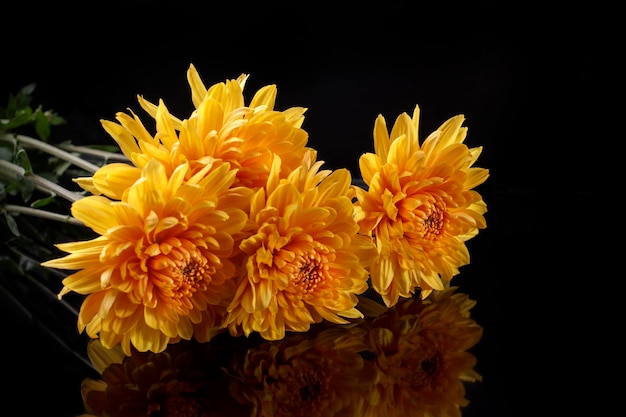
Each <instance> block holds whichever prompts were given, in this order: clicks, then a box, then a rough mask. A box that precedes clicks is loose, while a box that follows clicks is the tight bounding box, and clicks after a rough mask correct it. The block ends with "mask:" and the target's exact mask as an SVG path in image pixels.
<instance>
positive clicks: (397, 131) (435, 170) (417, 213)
mask: <svg viewBox="0 0 626 417" xmlns="http://www.w3.org/2000/svg"><path fill="white" fill-rule="evenodd" d="M463 121H464V117H463V116H462V115H459V116H456V117H453V118H451V119H449V120H448V121H446V122H445V123H443V124H442V125H441V127H439V129H437V130H436V131H435V132H433V133H432V134H430V135H429V136H428V137H427V138H426V140H425V141H424V143H423V144H422V145H421V146H420V143H419V140H418V123H419V107H418V106H416V107H415V110H414V113H413V117H412V118H411V117H409V116H408V115H407V114H406V113H403V114H401V115H400V116H399V117H398V118H397V119H396V121H395V123H394V126H393V128H392V130H391V133H389V132H388V131H387V126H386V123H385V119H384V118H383V117H382V115H379V116H378V118H377V119H376V122H375V126H374V149H375V153H366V154H363V155H362V156H361V158H360V160H359V166H360V170H361V175H362V177H363V181H364V182H365V184H366V185H367V186H368V188H367V190H365V189H362V188H359V187H357V188H356V196H357V199H358V201H357V202H356V203H355V205H356V215H357V220H358V222H359V225H360V226H361V232H362V233H364V234H368V235H371V236H373V237H374V238H375V241H376V246H377V248H378V256H377V257H376V259H375V261H374V262H373V264H372V266H371V268H370V273H371V281H372V287H373V288H374V289H375V290H376V291H377V292H378V293H379V294H380V295H381V296H382V297H383V299H384V301H385V303H386V304H387V306H392V305H394V304H395V303H396V302H397V301H398V299H399V297H410V296H411V295H412V294H413V293H415V289H416V288H418V287H419V288H420V290H421V294H422V296H423V297H426V296H427V295H428V294H429V293H430V292H431V291H432V290H433V289H436V290H441V289H443V288H444V286H443V283H444V282H449V281H450V280H451V279H452V277H453V276H455V275H457V274H458V273H459V270H458V268H459V267H460V266H463V265H466V264H468V263H469V252H468V250H467V247H466V245H465V242H466V241H467V240H468V239H470V238H471V237H473V236H475V235H476V234H477V233H478V229H482V228H485V227H486V222H485V218H484V216H483V215H484V213H485V212H486V211H487V206H486V204H485V203H484V201H483V199H482V197H481V195H480V194H479V193H478V192H476V191H475V190H474V188H475V187H476V186H478V185H479V184H481V183H483V182H484V181H485V180H486V179H487V177H488V175H489V172H488V170H487V169H484V168H477V167H473V166H472V165H473V164H474V162H475V161H476V159H477V158H478V156H479V155H480V153H481V151H482V148H480V147H478V148H471V149H470V148H468V147H467V146H466V145H465V144H464V143H463V141H464V140H465V137H466V134H467V128H466V127H463V126H462V123H463Z"/></svg>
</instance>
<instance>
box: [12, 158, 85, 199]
mask: <svg viewBox="0 0 626 417" xmlns="http://www.w3.org/2000/svg"><path fill="white" fill-rule="evenodd" d="M0 168H2V169H3V170H6V171H5V172H9V173H11V174H13V175H14V176H15V178H16V179H18V180H19V179H22V178H24V179H25V180H27V181H30V182H32V183H34V184H35V186H36V187H37V188H38V189H40V190H42V191H47V192H51V193H54V194H56V195H59V196H61V197H63V198H65V199H66V200H68V201H71V202H74V201H77V200H80V199H81V198H83V196H82V195H81V194H79V193H76V192H72V191H69V190H68V189H66V188H63V187H61V186H60V185H58V184H56V183H54V182H52V181H50V180H48V179H46V178H44V177H42V176H40V175H37V174H33V173H32V172H28V173H26V172H25V171H24V168H22V167H20V166H17V165H15V164H12V163H10V162H7V161H2V160H0Z"/></svg>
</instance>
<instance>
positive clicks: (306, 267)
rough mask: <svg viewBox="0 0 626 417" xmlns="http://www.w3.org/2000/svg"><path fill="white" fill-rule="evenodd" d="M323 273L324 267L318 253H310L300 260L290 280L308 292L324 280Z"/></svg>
mask: <svg viewBox="0 0 626 417" xmlns="http://www.w3.org/2000/svg"><path fill="white" fill-rule="evenodd" d="M324 273H325V268H324V266H323V264H322V260H321V258H320V256H319V254H317V253H316V254H312V255H309V256H306V257H303V258H302V259H301V260H300V263H299V265H298V267H297V272H296V274H295V277H294V278H293V280H292V282H293V283H294V284H295V285H296V286H298V287H299V288H300V289H302V291H303V292H305V293H309V292H312V291H314V290H315V289H316V288H317V287H318V286H319V285H320V284H321V283H322V282H324Z"/></svg>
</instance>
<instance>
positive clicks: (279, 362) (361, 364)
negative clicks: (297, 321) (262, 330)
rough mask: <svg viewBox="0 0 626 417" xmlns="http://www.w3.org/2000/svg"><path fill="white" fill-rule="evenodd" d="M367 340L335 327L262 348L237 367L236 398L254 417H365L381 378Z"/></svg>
mask: <svg viewBox="0 0 626 417" xmlns="http://www.w3.org/2000/svg"><path fill="white" fill-rule="evenodd" d="M364 337H365V331H364V330H363V329H359V328H357V327H351V328H350V327H341V326H337V325H332V327H327V328H325V326H322V330H319V331H318V329H314V328H312V329H311V331H309V332H307V333H297V334H295V333H291V334H289V335H288V336H287V337H285V338H284V339H282V340H281V341H279V342H276V341H272V342H265V343H262V344H261V345H259V346H258V347H253V348H251V349H249V350H248V352H247V353H246V355H245V357H244V359H243V360H238V361H237V362H236V363H235V364H234V369H233V372H234V374H233V378H232V382H231V393H232V394H233V396H234V397H235V398H238V399H239V401H240V402H241V403H242V404H252V406H253V408H252V413H251V414H250V417H333V416H336V417H362V416H363V407H364V405H365V400H366V395H367V392H368V390H369V389H370V387H371V386H372V384H374V383H375V382H376V377H377V374H376V370H375V367H374V364H373V362H369V361H367V360H365V359H364V358H363V356H361V352H362V351H364V350H366V349H367V344H366V343H365V339H364Z"/></svg>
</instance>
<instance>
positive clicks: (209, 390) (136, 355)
mask: <svg viewBox="0 0 626 417" xmlns="http://www.w3.org/2000/svg"><path fill="white" fill-rule="evenodd" d="M99 342H100V341H99V340H92V341H90V343H89V345H88V350H87V352H88V354H89V357H90V359H91V361H92V363H93V364H94V367H95V368H96V370H97V371H98V372H99V373H100V374H101V378H99V379H96V378H85V380H84V381H83V384H82V396H83V404H84V406H85V410H86V411H87V413H88V414H84V415H83V417H92V416H93V417H145V416H163V417H170V416H171V417H187V416H188V417H192V416H193V417H224V416H229V417H248V416H250V411H251V407H250V405H247V404H240V403H239V402H237V401H236V400H235V399H234V398H233V397H231V396H230V395H229V392H228V387H229V376H228V375H227V374H226V373H225V372H224V371H223V370H222V366H223V363H225V362H227V361H228V360H229V356H230V352H227V351H226V349H225V348H226V346H227V345H228V344H227V343H198V342H195V341H181V342H179V343H174V344H170V345H168V347H167V349H166V350H164V351H163V352H159V353H154V352H137V351H136V350H135V349H133V350H132V354H131V355H130V356H125V355H123V353H122V352H121V350H120V349H117V348H118V347H119V346H116V347H115V348H114V349H106V348H104V347H103V346H102V345H101V344H100V343H99ZM220 342H221V340H220Z"/></svg>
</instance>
